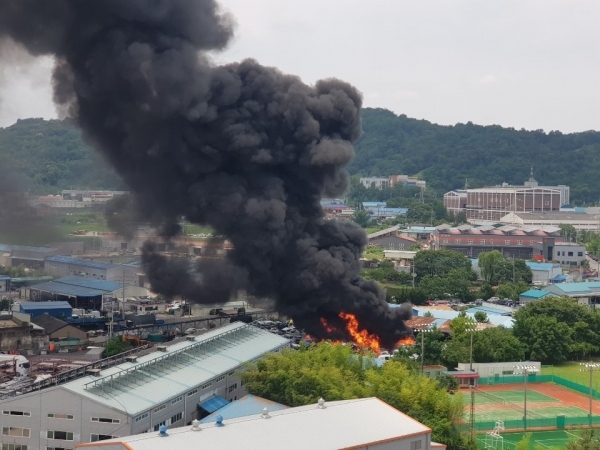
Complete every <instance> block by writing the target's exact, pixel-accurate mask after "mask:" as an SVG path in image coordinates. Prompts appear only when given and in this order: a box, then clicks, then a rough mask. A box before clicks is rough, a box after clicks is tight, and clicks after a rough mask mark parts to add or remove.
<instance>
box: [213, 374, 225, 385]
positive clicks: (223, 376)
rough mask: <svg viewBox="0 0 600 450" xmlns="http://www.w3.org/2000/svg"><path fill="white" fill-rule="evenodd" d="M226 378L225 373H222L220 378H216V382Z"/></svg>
mask: <svg viewBox="0 0 600 450" xmlns="http://www.w3.org/2000/svg"><path fill="white" fill-rule="evenodd" d="M224 379H225V375H221V376H220V377H219V378H217V379H216V380H215V383H218V382H219V381H223V380H224Z"/></svg>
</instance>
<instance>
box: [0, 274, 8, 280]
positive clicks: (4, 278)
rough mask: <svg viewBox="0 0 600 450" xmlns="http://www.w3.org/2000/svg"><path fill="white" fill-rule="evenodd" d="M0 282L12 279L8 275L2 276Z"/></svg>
mask: <svg viewBox="0 0 600 450" xmlns="http://www.w3.org/2000/svg"><path fill="white" fill-rule="evenodd" d="M0 280H10V277H7V276H6V275H0Z"/></svg>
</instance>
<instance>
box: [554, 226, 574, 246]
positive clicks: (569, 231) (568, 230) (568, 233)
mask: <svg viewBox="0 0 600 450" xmlns="http://www.w3.org/2000/svg"><path fill="white" fill-rule="evenodd" d="M558 228H560V235H561V236H563V237H564V238H565V240H566V241H567V242H571V241H573V242H574V241H575V240H576V238H577V230H576V229H575V227H574V226H573V225H569V224H561V225H559V226H558Z"/></svg>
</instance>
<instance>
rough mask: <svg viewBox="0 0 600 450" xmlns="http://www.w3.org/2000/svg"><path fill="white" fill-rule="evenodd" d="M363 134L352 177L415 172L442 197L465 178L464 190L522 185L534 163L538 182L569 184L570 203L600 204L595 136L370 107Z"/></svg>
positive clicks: (598, 137) (599, 135) (599, 145)
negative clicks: (443, 122) (446, 122)
mask: <svg viewBox="0 0 600 450" xmlns="http://www.w3.org/2000/svg"><path fill="white" fill-rule="evenodd" d="M599 126H600V124H599ZM363 130H364V134H363V135H362V137H361V138H360V139H359V141H358V142H357V143H356V158H355V159H354V161H353V162H352V163H351V166H350V168H349V169H350V172H351V173H352V174H361V175H373V176H376V175H391V174H407V175H416V174H419V175H420V176H421V178H423V179H424V180H426V181H427V183H428V186H429V187H431V188H432V189H434V190H436V191H438V193H440V194H441V193H443V192H446V191H449V190H451V189H457V188H462V187H463V186H464V184H465V179H468V182H469V186H470V187H482V186H490V185H496V184H501V183H502V182H507V183H510V184H523V181H525V180H526V179H527V178H529V171H530V167H531V166H533V167H534V175H535V178H536V179H537V180H538V182H539V183H540V184H543V185H556V184H566V185H569V186H571V201H572V202H574V203H578V204H583V203H588V204H590V203H596V202H598V201H599V200H600V132H596V131H588V132H584V133H573V134H563V133H560V132H550V133H544V132H543V131H541V130H540V131H525V130H515V129H513V128H502V127H500V126H495V125H494V126H479V125H474V124H472V123H470V122H469V123H467V124H457V125H454V126H440V125H435V124H432V123H430V122H427V121H425V120H415V119H410V118H408V117H406V116H405V115H400V116H396V115H395V114H394V113H392V112H390V111H388V110H385V109H370V108H367V109H365V110H364V111H363Z"/></svg>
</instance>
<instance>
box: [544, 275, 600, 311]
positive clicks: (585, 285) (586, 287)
mask: <svg viewBox="0 0 600 450" xmlns="http://www.w3.org/2000/svg"><path fill="white" fill-rule="evenodd" d="M543 291H544V292H549V293H551V294H554V295H557V296H559V297H571V298H574V299H576V300H577V302H578V303H579V304H580V305H599V304H600V282H599V281H587V282H585V281H584V282H579V283H559V284H549V285H548V286H545V287H544V289H543Z"/></svg>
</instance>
